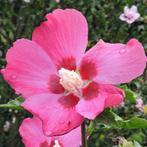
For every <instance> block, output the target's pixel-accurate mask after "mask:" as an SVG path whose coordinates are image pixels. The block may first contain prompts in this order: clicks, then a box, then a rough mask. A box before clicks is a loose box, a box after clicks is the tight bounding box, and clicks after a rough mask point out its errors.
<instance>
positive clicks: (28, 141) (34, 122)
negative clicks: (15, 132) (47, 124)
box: [19, 117, 81, 147]
mask: <svg viewBox="0 0 147 147" xmlns="http://www.w3.org/2000/svg"><path fill="white" fill-rule="evenodd" d="M19 132H20V135H21V137H22V141H23V143H24V144H25V146H26V147H33V146H35V147H49V146H51V144H53V143H54V142H55V140H57V141H58V142H59V143H61V145H62V146H63V147H69V146H70V147H78V146H80V140H81V130H80V127H78V128H76V129H74V130H72V131H71V132H70V133H68V134H65V135H62V136H54V137H47V136H45V135H44V133H43V130H42V122H41V120H40V119H39V118H37V117H33V118H27V119H25V120H23V122H22V124H21V126H20V128H19Z"/></svg>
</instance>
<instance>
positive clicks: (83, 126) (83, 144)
mask: <svg viewBox="0 0 147 147" xmlns="http://www.w3.org/2000/svg"><path fill="white" fill-rule="evenodd" d="M85 122H86V120H84V122H83V123H82V125H81V134H82V138H81V139H82V147H87V139H86V123H85Z"/></svg>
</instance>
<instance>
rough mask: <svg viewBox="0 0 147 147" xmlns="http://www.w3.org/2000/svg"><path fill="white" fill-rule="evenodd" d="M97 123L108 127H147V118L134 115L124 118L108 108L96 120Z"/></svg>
mask: <svg viewBox="0 0 147 147" xmlns="http://www.w3.org/2000/svg"><path fill="white" fill-rule="evenodd" d="M95 121H96V122H97V124H102V125H103V126H104V128H107V129H139V128H147V120H146V119H144V118H138V117H133V118H131V119H129V120H123V119H122V118H121V117H120V116H118V115H117V114H115V113H114V112H112V111H111V110H110V109H107V110H105V111H104V113H102V114H101V115H100V116H99V117H98V118H97V119H96V120H95Z"/></svg>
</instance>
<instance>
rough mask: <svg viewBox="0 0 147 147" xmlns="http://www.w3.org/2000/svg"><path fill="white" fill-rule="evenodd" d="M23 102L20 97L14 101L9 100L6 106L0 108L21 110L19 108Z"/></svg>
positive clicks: (2, 105)
mask: <svg viewBox="0 0 147 147" xmlns="http://www.w3.org/2000/svg"><path fill="white" fill-rule="evenodd" d="M23 101H24V100H23V98H22V97H17V98H16V99H15V100H11V101H9V102H8V103H7V104H0V108H10V109H17V110H23V108H22V107H21V103H23Z"/></svg>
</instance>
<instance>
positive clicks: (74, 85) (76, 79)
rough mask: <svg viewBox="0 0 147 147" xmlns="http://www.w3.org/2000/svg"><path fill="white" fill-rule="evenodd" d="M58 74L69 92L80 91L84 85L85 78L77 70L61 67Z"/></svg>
mask: <svg viewBox="0 0 147 147" xmlns="http://www.w3.org/2000/svg"><path fill="white" fill-rule="evenodd" d="M58 74H59V77H60V81H59V82H60V84H61V85H62V86H63V87H64V89H65V90H66V91H67V93H74V94H77V93H79V91H80V89H81V88H82V86H83V80H82V79H81V77H80V75H79V74H78V73H77V72H75V71H73V70H72V71H70V70H67V69H64V68H61V69H60V70H59V71H58Z"/></svg>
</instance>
